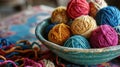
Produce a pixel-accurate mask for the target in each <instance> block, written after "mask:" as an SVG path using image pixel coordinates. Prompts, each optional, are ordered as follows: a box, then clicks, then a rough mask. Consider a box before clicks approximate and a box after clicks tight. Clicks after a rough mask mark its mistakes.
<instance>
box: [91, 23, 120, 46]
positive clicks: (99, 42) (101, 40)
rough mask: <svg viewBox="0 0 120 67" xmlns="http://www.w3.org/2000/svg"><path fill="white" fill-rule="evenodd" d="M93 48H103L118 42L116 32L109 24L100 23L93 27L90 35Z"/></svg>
mask: <svg viewBox="0 0 120 67" xmlns="http://www.w3.org/2000/svg"><path fill="white" fill-rule="evenodd" d="M90 43H91V46H92V47H93V48H103V47H109V46H115V45H117V44H118V35H117V32H116V31H115V30H114V28H112V27H111V26H109V25H101V26H99V27H98V28H97V29H95V30H94V31H93V32H92V34H91V37H90Z"/></svg>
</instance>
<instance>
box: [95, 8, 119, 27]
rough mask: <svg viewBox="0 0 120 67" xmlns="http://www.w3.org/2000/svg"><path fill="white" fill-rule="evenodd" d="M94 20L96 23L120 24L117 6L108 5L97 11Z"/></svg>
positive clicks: (113, 25)
mask: <svg viewBox="0 0 120 67" xmlns="http://www.w3.org/2000/svg"><path fill="white" fill-rule="evenodd" d="M96 22H97V24H98V25H104V24H108V25H110V26H112V27H115V26H118V25H119V24H120V11H119V9H118V8H116V7H113V6H108V7H105V8H102V9H101V10H99V11H98V12H97V15H96Z"/></svg>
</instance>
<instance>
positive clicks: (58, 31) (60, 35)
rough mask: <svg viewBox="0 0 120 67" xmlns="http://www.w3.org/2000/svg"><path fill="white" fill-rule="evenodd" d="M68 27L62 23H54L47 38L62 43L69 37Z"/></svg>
mask: <svg viewBox="0 0 120 67" xmlns="http://www.w3.org/2000/svg"><path fill="white" fill-rule="evenodd" d="M70 35H71V33H70V27H69V26H68V25H65V24H64V23H61V24H57V25H55V26H54V27H53V28H52V29H51V30H50V32H49V34H48V40H49V41H51V42H53V43H56V44H59V45H63V43H64V42H65V41H66V40H67V39H68V38H69V37H70Z"/></svg>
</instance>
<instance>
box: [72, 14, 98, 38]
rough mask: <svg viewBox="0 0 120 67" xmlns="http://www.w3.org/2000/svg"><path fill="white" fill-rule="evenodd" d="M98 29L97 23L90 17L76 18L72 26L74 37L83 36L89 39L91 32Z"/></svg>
mask: <svg viewBox="0 0 120 67" xmlns="http://www.w3.org/2000/svg"><path fill="white" fill-rule="evenodd" d="M96 28H97V24H96V21H95V20H94V19H93V18H92V17H90V16H88V15H82V16H80V17H78V18H76V19H75V20H74V21H73V22H72V24H71V31H72V33H73V34H74V35H76V34H77V35H83V36H85V37H87V38H89V37H90V35H91V32H92V31H93V30H94V29H96Z"/></svg>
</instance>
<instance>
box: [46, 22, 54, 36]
mask: <svg viewBox="0 0 120 67" xmlns="http://www.w3.org/2000/svg"><path fill="white" fill-rule="evenodd" d="M55 25H56V24H54V23H52V24H50V25H48V26H47V27H46V28H45V38H48V33H49V31H50V30H51V29H52V28H53V27H54V26H55Z"/></svg>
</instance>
